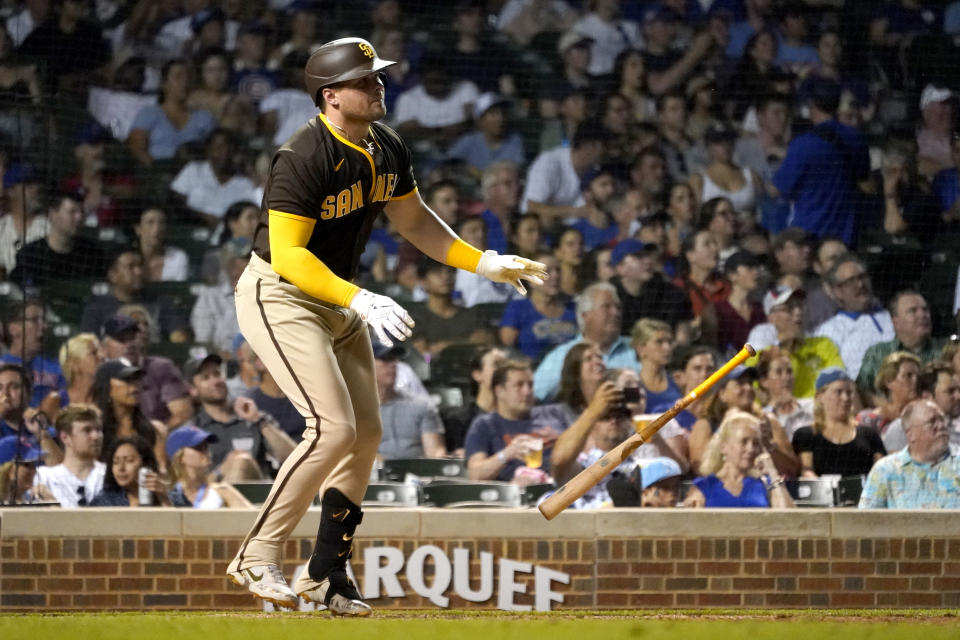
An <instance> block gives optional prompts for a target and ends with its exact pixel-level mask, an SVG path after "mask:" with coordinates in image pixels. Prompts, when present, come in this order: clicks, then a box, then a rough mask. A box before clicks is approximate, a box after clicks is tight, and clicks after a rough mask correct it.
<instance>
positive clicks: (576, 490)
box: [539, 344, 757, 520]
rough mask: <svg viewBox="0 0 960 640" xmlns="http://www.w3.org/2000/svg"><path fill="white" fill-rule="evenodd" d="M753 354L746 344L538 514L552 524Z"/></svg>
mask: <svg viewBox="0 0 960 640" xmlns="http://www.w3.org/2000/svg"><path fill="white" fill-rule="evenodd" d="M756 354H757V352H756V350H754V348H753V347H751V346H750V345H749V344H745V345H743V349H741V350H740V351H739V353H737V355H735V356H733V358H731V359H730V361H729V362H727V363H726V364H725V365H723V366H722V367H720V368H719V369H717V370H716V371H715V372H714V373H713V375H711V376H710V377H709V378H707V379H706V380H704V381H703V382H701V383H700V384H699V385H697V387H696V388H695V389H694V390H693V391H691V392H690V393H688V394H687V395H685V396H684V397H682V398H680V399H679V400H677V401H676V403H674V405H673V406H672V407H670V408H669V409H667V410H666V411H664V412H663V413H662V414H660V416H658V417H657V418H656V419H655V420H651V421H650V422H648V423H647V424H646V425H644V426H643V427H642V428H641V429H640V431H639V432H638V433H635V434H633V435H632V436H630V437H629V438H627V439H626V440H624V441H623V442H621V443H620V444H618V445H617V446H616V447H614V448H613V449H611V450H610V451H608V452H607V453H606V454H605V455H604V456H603V457H602V458H600V459H599V460H597V461H596V462H594V463H593V464H592V465H590V466H589V467H587V468H586V469H584V470H583V471H581V472H580V473H578V474H577V475H576V476H574V477H573V478H572V479H571V480H570V481H569V482H568V483H566V484H565V485H563V486H562V487H560V488H559V489H557V490H556V492H554V494H553V495H551V496H550V497H549V498H547V499H546V500H544V501H543V502H541V503H540V506H539V509H540V513H542V514H543V517H545V518H546V519H547V520H553V519H554V518H555V517H556V515H557V514H558V513H560V512H561V511H563V510H564V509H566V508H567V507H569V506H570V505H571V504H573V503H574V502H576V500H577V498H579V497H580V496H582V495H583V494H585V493H586V492H587V491H589V490H590V488H591V487H593V486H595V485H596V484H597V483H598V482H600V481H601V480H603V479H604V478H605V477H606V476H607V474H609V473H610V472H611V471H613V470H614V469H616V468H617V467H618V466H619V465H620V464H621V463H622V462H623V461H624V460H626V458H627V456H629V455H630V454H631V453H633V452H634V451H635V450H636V449H637V448H638V447H639V446H640V445H642V444H644V443H645V442H649V441H650V438H652V437H653V434H655V433H656V432H657V431H659V430H660V427H662V426H663V425H665V424H667V423H668V422H670V421H671V420H672V419H673V418H674V416H676V415H677V414H678V413H680V412H681V411H683V410H684V409H686V408H687V407H688V406H690V403H692V402H693V401H694V400H696V399H697V398H700V397H702V396H703V395H704V394H705V393H706V392H708V391H709V390H710V389H711V388H712V387H713V385H715V384H717V382H719V381H720V380H721V379H722V378H723V377H724V376H726V375H727V374H728V373H730V372H731V371H732V370H733V369H734V367H736V366H738V365H740V364H742V363H743V362H744V361H745V360H746V359H747V358H750V357H752V356H755V355H756Z"/></svg>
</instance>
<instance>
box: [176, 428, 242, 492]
mask: <svg viewBox="0 0 960 640" xmlns="http://www.w3.org/2000/svg"><path fill="white" fill-rule="evenodd" d="M216 439H217V437H216V436H215V435H213V434H212V433H210V432H209V431H204V430H203V429H198V428H196V427H189V426H188V427H180V428H179V429H177V430H175V431H173V432H172V433H171V434H170V437H169V438H167V458H168V459H169V460H170V479H171V480H172V481H173V482H174V483H175V484H174V486H173V489H171V490H170V496H169V499H170V502H171V503H172V506H174V507H186V508H188V509H189V508H193V509H219V508H220V507H227V508H243V509H250V508H252V507H253V505H252V504H250V501H249V500H247V499H246V498H244V497H243V495H242V494H241V493H240V492H239V491H237V490H236V489H235V488H234V487H233V485H231V484H229V483H226V482H210V480H209V477H210V468H211V461H210V443H212V442H216Z"/></svg>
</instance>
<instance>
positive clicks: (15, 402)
mask: <svg viewBox="0 0 960 640" xmlns="http://www.w3.org/2000/svg"><path fill="white" fill-rule="evenodd" d="M30 388H31V384H30V378H28V377H27V374H26V373H25V372H24V370H23V367H21V366H20V365H17V364H0V437H7V436H14V435H15V436H18V437H22V438H24V439H25V441H26V442H27V443H28V444H30V445H33V446H37V447H40V448H42V450H43V454H44V462H45V464H47V465H55V464H59V463H60V461H62V460H63V452H62V451H61V450H60V445H58V444H57V443H56V441H55V440H54V439H53V436H55V435H56V432H53V430H52V429H51V428H50V427H49V424H50V419H49V418H48V417H47V416H48V414H47V413H46V412H44V411H41V410H38V409H28V408H27V402H28V401H29V399H30Z"/></svg>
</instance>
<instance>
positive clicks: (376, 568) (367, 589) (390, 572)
mask: <svg viewBox="0 0 960 640" xmlns="http://www.w3.org/2000/svg"><path fill="white" fill-rule="evenodd" d="M381 558H386V560H387V562H386V564H384V565H382V566H381V564H380V559H381ZM402 568H403V552H402V551H400V549H394V548H393V547H367V548H366V549H364V550H363V597H364V598H367V599H373V598H379V597H380V582H381V581H383V587H384V595H385V596H387V597H389V598H402V597H403V596H405V595H407V594H406V593H404V592H403V587H401V586H400V581H399V580H397V574H398V573H399V572H400V569H402Z"/></svg>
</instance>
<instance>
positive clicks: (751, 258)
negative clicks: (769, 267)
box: [723, 251, 760, 274]
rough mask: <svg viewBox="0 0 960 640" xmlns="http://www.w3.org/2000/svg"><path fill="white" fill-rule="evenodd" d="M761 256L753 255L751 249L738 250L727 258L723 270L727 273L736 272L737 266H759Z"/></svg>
mask: <svg viewBox="0 0 960 640" xmlns="http://www.w3.org/2000/svg"><path fill="white" fill-rule="evenodd" d="M759 266H760V258H758V257H757V256H755V255H753V254H752V253H750V252H749V251H737V252H736V253H735V254H733V255H732V256H730V257H729V258H727V260H726V262H724V263H723V272H724V273H725V274H730V273H734V272H736V270H737V267H759Z"/></svg>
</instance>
